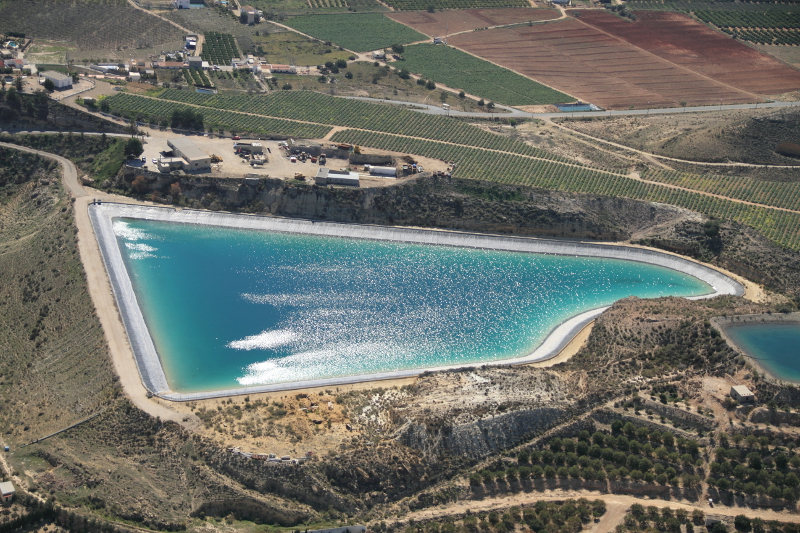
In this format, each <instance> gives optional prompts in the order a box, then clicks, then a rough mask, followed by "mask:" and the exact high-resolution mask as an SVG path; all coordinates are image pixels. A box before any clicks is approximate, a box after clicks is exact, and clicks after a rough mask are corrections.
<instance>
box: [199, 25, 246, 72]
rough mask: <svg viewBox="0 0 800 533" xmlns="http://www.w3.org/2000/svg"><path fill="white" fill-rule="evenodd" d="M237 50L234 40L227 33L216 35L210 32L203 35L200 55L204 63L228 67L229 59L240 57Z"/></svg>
mask: <svg viewBox="0 0 800 533" xmlns="http://www.w3.org/2000/svg"><path fill="white" fill-rule="evenodd" d="M240 56H241V54H240V53H239V49H238V48H236V40H235V39H234V38H233V35H231V34H229V33H217V32H215V31H210V32H208V33H206V34H205V42H204V43H203V51H202V53H201V54H200V57H202V58H203V59H204V60H205V61H208V62H209V63H211V64H212V65H230V64H231V59H233V58H234V57H240Z"/></svg>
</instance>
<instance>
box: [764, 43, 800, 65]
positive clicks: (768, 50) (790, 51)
mask: <svg viewBox="0 0 800 533" xmlns="http://www.w3.org/2000/svg"><path fill="white" fill-rule="evenodd" d="M753 46H754V47H755V48H756V49H758V50H761V51H762V52H764V53H765V54H769V55H771V56H774V57H777V58H778V59H779V60H780V61H782V62H784V63H788V64H789V65H791V66H793V67H794V68H798V69H800V46H777V45H771V44H758V45H753Z"/></svg>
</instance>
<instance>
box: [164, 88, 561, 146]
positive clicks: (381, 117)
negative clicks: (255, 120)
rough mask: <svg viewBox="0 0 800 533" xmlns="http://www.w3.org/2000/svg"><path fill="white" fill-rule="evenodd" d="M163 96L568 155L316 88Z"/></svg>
mask: <svg viewBox="0 0 800 533" xmlns="http://www.w3.org/2000/svg"><path fill="white" fill-rule="evenodd" d="M159 97H160V98H162V99H165V100H172V101H177V102H184V103H187V104H194V105H200V106H205V107H210V108H216V109H228V110H231V111H243V112H248V113H255V114H258V115H264V116H270V117H281V118H290V119H295V120H304V121H308V122H316V123H319V124H331V125H334V126H344V127H347V128H359V129H365V130H371V131H379V132H386V133H394V134H397V135H408V136H411V137H420V138H423V139H434V140H437V141H444V142H450V143H456V144H464V145H467V146H476V147H480V148H488V149H490V150H501V151H504V152H513V153H517V154H522V155H528V156H533V157H540V158H543V159H549V160H552V161H567V159H565V158H562V157H559V156H557V155H554V154H551V153H549V152H545V151H544V150H540V149H538V148H535V147H533V146H531V145H529V144H526V143H523V142H520V141H515V140H513V139H509V138H507V137H503V136H500V135H495V134H493V133H489V132H487V131H484V130H481V129H480V128H476V127H475V126H471V125H469V124H467V123H465V122H460V121H458V120H454V119H452V118H448V117H443V116H437V115H426V114H423V113H418V112H416V111H409V110H408V109H398V108H396V107H391V106H387V105H382V104H373V103H370V102H363V101H360V100H349V99H346V98H336V97H333V96H328V95H325V94H320V93H315V92H312V91H299V92H290V91H281V92H275V93H272V94H269V95H255V96H249V95H248V96H245V95H242V96H224V95H209V94H201V93H194V92H189V91H180V90H177V89H167V90H165V91H163V92H162V93H161V94H160V95H159Z"/></svg>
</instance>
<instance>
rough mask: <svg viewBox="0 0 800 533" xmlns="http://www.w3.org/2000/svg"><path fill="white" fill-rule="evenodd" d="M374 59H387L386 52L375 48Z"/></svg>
mask: <svg viewBox="0 0 800 533" xmlns="http://www.w3.org/2000/svg"><path fill="white" fill-rule="evenodd" d="M372 59H380V60H384V59H386V52H384V51H383V50H375V51H374V52H372Z"/></svg>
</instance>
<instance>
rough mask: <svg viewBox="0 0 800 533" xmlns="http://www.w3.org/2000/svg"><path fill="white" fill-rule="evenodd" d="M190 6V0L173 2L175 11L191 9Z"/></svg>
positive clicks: (174, 0)
mask: <svg viewBox="0 0 800 533" xmlns="http://www.w3.org/2000/svg"><path fill="white" fill-rule="evenodd" d="M189 4H190V2H189V0H172V7H174V8H175V9H189V8H190V7H191V6H190V5H189Z"/></svg>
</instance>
